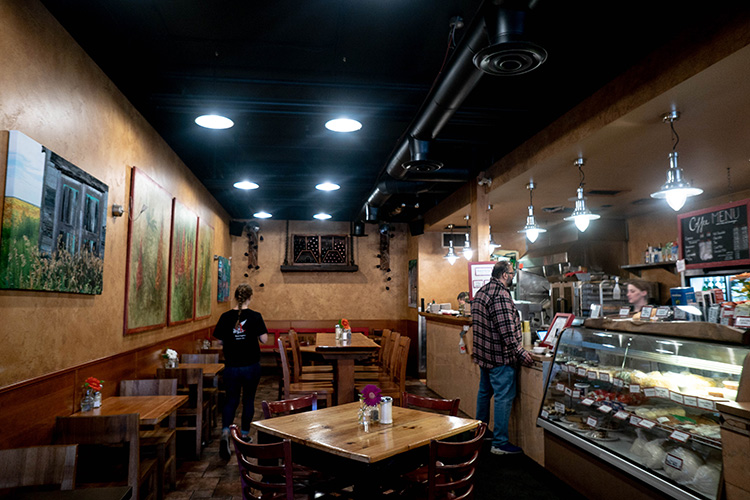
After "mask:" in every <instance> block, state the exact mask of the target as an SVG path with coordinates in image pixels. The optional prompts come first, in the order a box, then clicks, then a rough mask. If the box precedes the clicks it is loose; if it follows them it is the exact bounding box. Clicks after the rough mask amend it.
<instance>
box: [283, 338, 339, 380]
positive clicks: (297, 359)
mask: <svg viewBox="0 0 750 500" xmlns="http://www.w3.org/2000/svg"><path fill="white" fill-rule="evenodd" d="M289 345H290V346H291V351H292V361H293V367H292V382H293V383H299V382H330V383H333V371H332V370H333V367H332V366H330V365H328V366H304V367H303V366H302V351H301V350H300V348H299V337H298V336H297V332H295V331H294V330H289ZM305 368H308V369H309V370H308V371H305ZM321 368H322V369H324V370H323V371H321V370H320V369H321Z"/></svg>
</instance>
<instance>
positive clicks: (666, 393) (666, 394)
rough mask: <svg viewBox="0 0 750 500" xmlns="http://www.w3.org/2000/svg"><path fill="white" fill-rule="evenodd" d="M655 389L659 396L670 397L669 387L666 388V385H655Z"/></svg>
mask: <svg viewBox="0 0 750 500" xmlns="http://www.w3.org/2000/svg"><path fill="white" fill-rule="evenodd" d="M654 391H655V392H656V397H657V398H664V399H669V389H665V388H664V387H654Z"/></svg>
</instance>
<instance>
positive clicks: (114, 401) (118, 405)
mask: <svg viewBox="0 0 750 500" xmlns="http://www.w3.org/2000/svg"><path fill="white" fill-rule="evenodd" d="M187 400H188V396H113V397H109V398H105V399H103V400H102V406H101V407H100V408H94V409H93V410H91V411H87V412H81V411H77V412H75V413H74V414H73V415H72V416H73V417H95V416H99V415H123V414H128V413H137V414H138V415H139V416H140V423H141V425H156V424H158V423H159V422H161V421H162V420H164V419H165V418H167V417H168V416H169V415H171V414H172V412H173V411H175V410H176V409H177V408H179V407H180V406H182V405H183V404H184V403H185V402H186V401H187Z"/></svg>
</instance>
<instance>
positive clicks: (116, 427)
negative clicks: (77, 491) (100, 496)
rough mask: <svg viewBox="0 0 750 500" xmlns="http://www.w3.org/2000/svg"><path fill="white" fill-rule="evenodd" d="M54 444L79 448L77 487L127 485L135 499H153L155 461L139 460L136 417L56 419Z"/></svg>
mask: <svg viewBox="0 0 750 500" xmlns="http://www.w3.org/2000/svg"><path fill="white" fill-rule="evenodd" d="M55 440H56V442H57V443H59V444H78V457H79V460H78V473H77V477H76V484H79V485H80V484H84V483H85V484H90V485H91V486H94V485H95V486H114V485H117V484H127V485H128V486H130V487H131V488H133V498H134V499H141V500H143V499H150V498H154V497H155V494H156V488H155V487H154V479H155V477H156V474H155V472H156V460H155V459H148V460H143V459H141V453H140V433H139V417H138V414H137V413H129V414H125V415H106V416H104V415H96V416H90V417H89V416H77V417H57V419H56V421H55Z"/></svg>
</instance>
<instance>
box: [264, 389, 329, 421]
mask: <svg viewBox="0 0 750 500" xmlns="http://www.w3.org/2000/svg"><path fill="white" fill-rule="evenodd" d="M260 406H261V408H263V418H273V417H279V416H281V415H291V414H293V413H300V412H303V411H315V410H317V409H318V396H317V395H316V394H309V395H307V396H301V397H299V398H294V399H282V400H281V401H270V402H269V401H265V400H264V401H261V403H260Z"/></svg>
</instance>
